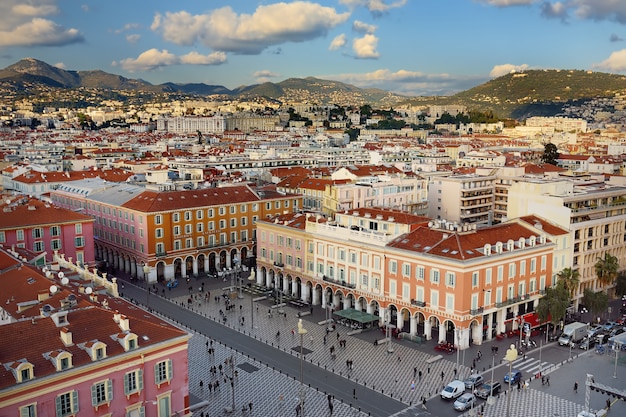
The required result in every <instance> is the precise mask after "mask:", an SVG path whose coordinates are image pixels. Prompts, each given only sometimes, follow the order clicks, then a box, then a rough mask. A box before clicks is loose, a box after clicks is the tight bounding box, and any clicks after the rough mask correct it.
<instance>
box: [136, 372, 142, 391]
mask: <svg viewBox="0 0 626 417" xmlns="http://www.w3.org/2000/svg"><path fill="white" fill-rule="evenodd" d="M137 386H138V387H139V391H143V369H139V370H137Z"/></svg>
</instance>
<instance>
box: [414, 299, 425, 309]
mask: <svg viewBox="0 0 626 417" xmlns="http://www.w3.org/2000/svg"><path fill="white" fill-rule="evenodd" d="M411 305H414V306H417V307H426V301H418V300H411Z"/></svg>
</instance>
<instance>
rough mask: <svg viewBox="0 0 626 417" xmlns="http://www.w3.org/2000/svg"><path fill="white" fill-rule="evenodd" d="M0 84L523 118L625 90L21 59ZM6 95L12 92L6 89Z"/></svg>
mask: <svg viewBox="0 0 626 417" xmlns="http://www.w3.org/2000/svg"><path fill="white" fill-rule="evenodd" d="M0 87H1V88H2V90H4V91H7V90H10V91H11V92H13V93H14V94H12V96H13V97H15V98H19V96H20V94H19V93H20V92H21V93H24V94H22V95H23V96H27V97H28V96H32V95H37V94H38V92H40V91H41V90H42V88H43V89H47V90H49V89H53V90H57V89H77V88H90V89H99V90H102V91H104V92H107V91H108V92H109V94H110V92H116V94H117V95H118V96H120V97H122V98H123V97H125V96H126V95H127V94H129V93H132V92H143V93H145V94H160V93H165V94H173V95H176V96H178V97H185V96H188V97H196V98H197V97H202V96H204V97H207V96H215V95H222V96H231V97H236V98H238V99H254V98H258V97H262V98H264V99H266V100H273V101H279V102H289V101H310V102H315V103H319V104H340V105H349V104H353V105H360V104H371V105H375V106H386V107H389V106H396V107H400V106H403V105H408V104H412V105H423V106H428V105H432V104H440V105H443V104H460V105H465V106H467V107H468V108H470V109H475V110H480V111H492V112H494V113H495V114H497V115H499V116H500V117H513V118H525V117H528V116H532V115H550V114H556V113H558V112H559V110H560V109H561V108H562V107H563V106H564V105H565V104H568V103H574V102H581V101H585V100H590V99H594V98H599V97H612V96H614V95H615V94H616V93H618V92H620V91H624V90H626V77H625V76H622V75H616V74H608V73H601V72H592V71H581V70H530V71H524V72H520V73H511V74H507V75H504V76H501V77H498V78H495V79H493V80H490V81H488V82H486V83H484V84H481V85H479V86H476V87H474V88H471V89H469V90H466V91H463V92H460V93H457V94H455V95H452V96H438V97H434V96H433V97H407V96H402V95H399V94H395V93H391V92H388V91H385V90H380V89H364V88H359V87H355V86H353V85H350V84H346V83H342V82H338V81H331V80H322V79H318V78H314V77H307V78H289V79H286V80H284V81H281V82H279V83H271V82H266V83H262V84H254V85H249V86H241V87H238V88H236V89H233V90H230V89H228V88H226V87H224V86H221V85H207V84H203V83H189V84H178V83H173V82H168V83H164V84H158V85H155V84H151V83H149V82H147V81H144V80H141V79H129V78H125V77H122V76H120V75H116V74H111V73H107V72H104V71H101V70H91V71H71V70H64V69H61V68H58V67H55V66H52V65H50V64H47V63H45V62H43V61H40V60H37V59H33V58H25V59H22V60H20V61H18V62H16V63H15V64H13V65H10V66H8V67H6V68H4V69H1V70H0ZM9 95H11V94H9Z"/></svg>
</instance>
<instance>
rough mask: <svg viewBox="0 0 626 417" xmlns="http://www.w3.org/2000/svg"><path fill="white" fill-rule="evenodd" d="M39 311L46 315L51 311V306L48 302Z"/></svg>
mask: <svg viewBox="0 0 626 417" xmlns="http://www.w3.org/2000/svg"><path fill="white" fill-rule="evenodd" d="M41 312H42V314H43V315H44V316H46V317H48V316H49V315H50V313H51V312H52V306H51V305H50V304H46V305H44V306H43V307H42V308H41Z"/></svg>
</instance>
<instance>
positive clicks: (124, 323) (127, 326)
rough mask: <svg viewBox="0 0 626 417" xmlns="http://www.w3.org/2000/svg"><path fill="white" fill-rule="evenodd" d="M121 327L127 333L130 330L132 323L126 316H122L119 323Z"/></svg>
mask: <svg viewBox="0 0 626 417" xmlns="http://www.w3.org/2000/svg"><path fill="white" fill-rule="evenodd" d="M119 325H120V329H121V330H122V331H123V332H126V331H129V330H130V323H129V321H128V317H126V316H124V315H121V316H120V323H119Z"/></svg>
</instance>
